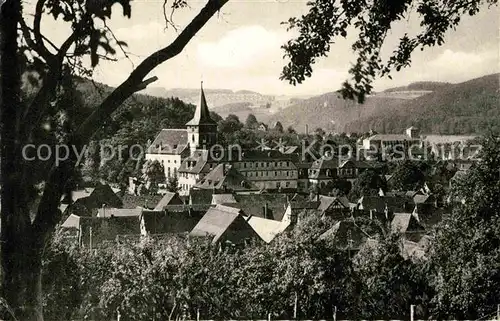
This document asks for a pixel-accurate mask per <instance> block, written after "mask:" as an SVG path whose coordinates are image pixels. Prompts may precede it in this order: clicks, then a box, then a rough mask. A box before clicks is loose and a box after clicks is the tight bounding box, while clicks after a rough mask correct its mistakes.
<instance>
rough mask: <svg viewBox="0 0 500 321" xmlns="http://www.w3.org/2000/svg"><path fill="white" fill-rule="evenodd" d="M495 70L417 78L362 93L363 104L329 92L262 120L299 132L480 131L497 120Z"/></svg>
mask: <svg viewBox="0 0 500 321" xmlns="http://www.w3.org/2000/svg"><path fill="white" fill-rule="evenodd" d="M498 79H499V75H498V74H496V75H489V76H485V77H482V78H478V79H474V80H470V81H467V82H464V83H461V84H449V83H439V82H419V83H414V84H410V85H408V86H404V87H397V88H391V89H388V90H387V91H384V92H380V93H377V94H375V95H372V96H370V97H368V98H367V101H366V102H365V104H363V105H359V104H356V103H355V102H352V101H346V100H343V99H341V98H340V97H339V96H338V94H336V93H328V94H324V95H321V96H316V97H312V98H309V99H305V100H302V101H299V102H297V103H296V104H294V105H292V106H291V107H289V108H286V109H284V110H282V111H280V112H278V113H276V114H274V115H272V116H271V117H269V118H268V119H267V120H266V121H267V122H269V123H272V122H274V121H277V120H279V121H281V122H282V123H283V125H284V126H290V125H291V126H293V127H295V128H296V129H297V130H298V131H303V130H304V127H305V125H306V124H308V125H309V128H310V130H314V128H317V127H322V128H324V129H326V130H331V131H338V132H341V131H346V132H366V131H369V130H370V129H373V130H377V131H379V132H388V133H389V132H400V131H401V130H403V129H404V128H406V127H407V126H410V125H416V126H419V127H421V129H422V130H423V131H426V132H429V133H450V134H454V133H456V134H468V133H473V132H481V131H482V130H484V128H485V127H486V126H488V124H498V122H499V119H500V117H499V112H500V108H498V106H499V104H498V102H499V100H498V99H499V93H498V88H499V84H498Z"/></svg>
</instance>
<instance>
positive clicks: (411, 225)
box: [391, 213, 425, 233]
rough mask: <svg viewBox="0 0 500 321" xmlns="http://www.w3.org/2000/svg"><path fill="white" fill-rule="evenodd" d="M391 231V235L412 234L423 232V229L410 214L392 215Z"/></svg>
mask: <svg viewBox="0 0 500 321" xmlns="http://www.w3.org/2000/svg"><path fill="white" fill-rule="evenodd" d="M391 231H392V232H393V233H413V232H424V231H425V229H424V227H423V226H422V225H420V223H419V222H418V220H417V219H416V218H415V217H414V216H413V215H412V213H394V217H393V219H392V222H391Z"/></svg>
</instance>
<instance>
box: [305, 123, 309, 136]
mask: <svg viewBox="0 0 500 321" xmlns="http://www.w3.org/2000/svg"><path fill="white" fill-rule="evenodd" d="M305 129H306V136H308V135H309V125H308V124H306V128H305Z"/></svg>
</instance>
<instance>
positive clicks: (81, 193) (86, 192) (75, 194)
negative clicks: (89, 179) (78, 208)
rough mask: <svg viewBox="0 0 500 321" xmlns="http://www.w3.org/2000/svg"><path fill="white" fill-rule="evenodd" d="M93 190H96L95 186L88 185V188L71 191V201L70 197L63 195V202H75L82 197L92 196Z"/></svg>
mask: <svg viewBox="0 0 500 321" xmlns="http://www.w3.org/2000/svg"><path fill="white" fill-rule="evenodd" d="M93 191H94V188H93V187H88V188H84V189H80V190H76V191H72V192H71V201H69V199H68V197H66V196H63V197H61V202H62V203H64V204H70V203H74V202H76V201H77V200H79V199H80V198H84V197H88V196H90V194H92V192H93Z"/></svg>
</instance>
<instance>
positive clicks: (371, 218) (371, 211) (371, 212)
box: [370, 210, 373, 220]
mask: <svg viewBox="0 0 500 321" xmlns="http://www.w3.org/2000/svg"><path fill="white" fill-rule="evenodd" d="M370 220H373V210H370Z"/></svg>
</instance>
